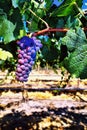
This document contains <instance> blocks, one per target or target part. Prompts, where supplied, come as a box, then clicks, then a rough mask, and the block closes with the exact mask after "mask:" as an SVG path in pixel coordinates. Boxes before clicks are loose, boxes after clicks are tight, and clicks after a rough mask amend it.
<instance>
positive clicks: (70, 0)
mask: <svg viewBox="0 0 87 130" xmlns="http://www.w3.org/2000/svg"><path fill="white" fill-rule="evenodd" d="M77 6H78V7H77ZM81 6H82V0H64V2H63V3H62V5H61V6H60V7H59V8H57V9H55V10H54V11H53V12H52V14H51V16H53V17H55V16H58V17H60V16H68V15H73V14H74V15H75V14H77V12H78V10H79V7H81Z"/></svg>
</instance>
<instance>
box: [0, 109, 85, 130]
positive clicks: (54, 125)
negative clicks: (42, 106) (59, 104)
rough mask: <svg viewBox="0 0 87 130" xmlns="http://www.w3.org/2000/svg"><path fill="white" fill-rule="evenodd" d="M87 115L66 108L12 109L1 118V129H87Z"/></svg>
mask: <svg viewBox="0 0 87 130" xmlns="http://www.w3.org/2000/svg"><path fill="white" fill-rule="evenodd" d="M86 129H87V115H84V114H81V113H75V112H74V111H73V108H72V110H71V111H69V110H68V108H67V107H65V108H58V109H57V108H55V109H54V108H50V107H49V108H47V111H41V112H33V113H32V114H31V115H26V114H25V112H23V111H21V112H18V111H15V110H12V113H10V114H7V115H5V116H4V117H3V118H1V119H0V130H86Z"/></svg>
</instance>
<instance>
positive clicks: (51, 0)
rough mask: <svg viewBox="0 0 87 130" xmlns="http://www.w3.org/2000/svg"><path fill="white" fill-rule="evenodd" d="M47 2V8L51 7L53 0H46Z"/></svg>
mask: <svg viewBox="0 0 87 130" xmlns="http://www.w3.org/2000/svg"><path fill="white" fill-rule="evenodd" d="M45 2H46V5H45V8H46V10H49V9H50V7H51V6H52V3H53V0H45Z"/></svg>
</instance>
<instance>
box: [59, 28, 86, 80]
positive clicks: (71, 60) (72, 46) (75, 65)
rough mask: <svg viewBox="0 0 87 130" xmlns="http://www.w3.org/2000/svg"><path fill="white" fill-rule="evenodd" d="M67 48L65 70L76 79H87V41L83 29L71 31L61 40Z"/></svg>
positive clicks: (64, 62)
mask: <svg viewBox="0 0 87 130" xmlns="http://www.w3.org/2000/svg"><path fill="white" fill-rule="evenodd" d="M60 43H61V44H62V45H66V46H67V51H68V56H67V57H66V58H65V59H64V61H63V64H64V66H65V68H66V69H67V70H68V71H69V72H70V73H71V74H72V75H74V76H75V77H80V78H87V39H86V36H85V33H84V31H83V30H82V29H81V28H77V30H76V31H75V30H69V31H68V32H67V34H66V36H65V37H64V38H62V39H61V40H60Z"/></svg>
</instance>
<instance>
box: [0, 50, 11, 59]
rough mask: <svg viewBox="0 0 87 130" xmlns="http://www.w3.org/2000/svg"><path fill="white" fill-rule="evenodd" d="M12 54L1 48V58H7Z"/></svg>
mask: <svg viewBox="0 0 87 130" xmlns="http://www.w3.org/2000/svg"><path fill="white" fill-rule="evenodd" d="M12 57H13V56H12V54H11V53H10V52H8V51H5V50H2V49H1V48H0V60H6V59H7V58H12Z"/></svg>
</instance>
